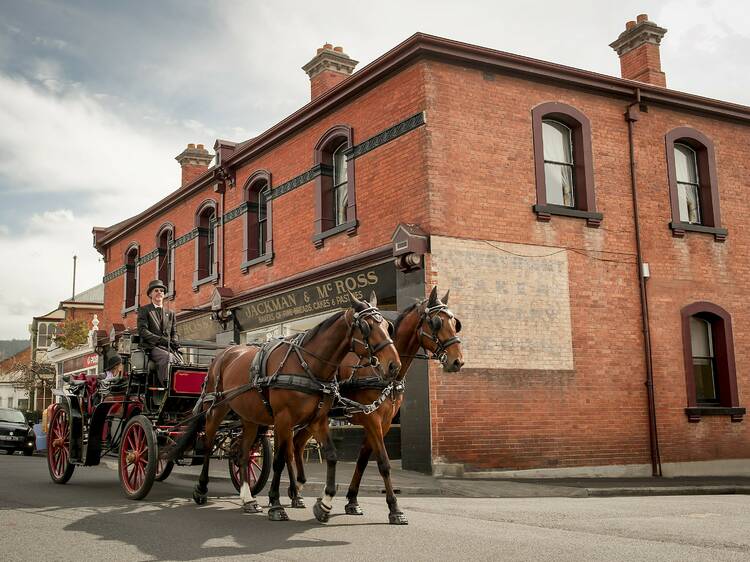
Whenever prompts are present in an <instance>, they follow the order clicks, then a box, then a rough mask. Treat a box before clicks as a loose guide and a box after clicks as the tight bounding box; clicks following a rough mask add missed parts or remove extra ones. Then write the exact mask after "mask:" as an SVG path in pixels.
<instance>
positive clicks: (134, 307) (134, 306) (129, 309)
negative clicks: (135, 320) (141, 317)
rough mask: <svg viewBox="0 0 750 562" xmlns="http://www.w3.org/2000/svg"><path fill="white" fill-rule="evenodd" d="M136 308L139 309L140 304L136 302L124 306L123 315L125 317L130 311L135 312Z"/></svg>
mask: <svg viewBox="0 0 750 562" xmlns="http://www.w3.org/2000/svg"><path fill="white" fill-rule="evenodd" d="M136 310H138V305H137V304H134V305H133V306H129V307H128V308H123V309H122V317H123V318H125V317H126V316H127V315H128V313H130V312H135V311H136Z"/></svg>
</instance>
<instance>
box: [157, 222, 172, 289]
mask: <svg viewBox="0 0 750 562" xmlns="http://www.w3.org/2000/svg"><path fill="white" fill-rule="evenodd" d="M167 231H171V232H172V242H174V240H175V234H174V225H173V224H172V223H171V222H166V223H164V224H163V225H161V226H160V227H159V230H158V231H157V234H156V248H157V256H156V266H155V270H154V279H159V280H160V281H162V282H164V279H162V278H161V277H160V270H161V264H162V261H163V260H164V256H165V253H166V254H167V255H168V258H167V259H168V260H169V281H168V282H167V283H166V285H167V294H166V295H164V296H165V297H166V298H169V299H173V298H174V294H175V293H174V274H175V264H174V256H175V251H174V247H170V246H169V244H167V247H166V248H164V247H163V246H162V245H161V239H162V237H163V236H164V233H165V232H167ZM168 240H169V239H168Z"/></svg>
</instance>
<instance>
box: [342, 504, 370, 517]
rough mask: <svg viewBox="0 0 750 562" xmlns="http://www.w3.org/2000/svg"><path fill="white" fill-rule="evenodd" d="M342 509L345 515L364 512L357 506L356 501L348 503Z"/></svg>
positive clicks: (362, 513)
mask: <svg viewBox="0 0 750 562" xmlns="http://www.w3.org/2000/svg"><path fill="white" fill-rule="evenodd" d="M344 511H345V512H346V514H347V515H364V514H365V512H364V511H362V508H361V507H359V504H358V503H348V504H346V506H345V507H344Z"/></svg>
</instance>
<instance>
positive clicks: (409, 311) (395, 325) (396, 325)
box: [393, 302, 422, 334]
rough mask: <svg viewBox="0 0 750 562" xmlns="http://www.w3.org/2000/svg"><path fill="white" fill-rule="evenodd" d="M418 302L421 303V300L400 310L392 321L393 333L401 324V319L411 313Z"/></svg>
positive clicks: (395, 332)
mask: <svg viewBox="0 0 750 562" xmlns="http://www.w3.org/2000/svg"><path fill="white" fill-rule="evenodd" d="M420 304H422V303H421V302H415V303H414V304H413V305H411V306H410V307H408V308H406V309H404V311H403V312H401V314H399V315H398V317H397V318H396V321H395V322H394V323H393V333H394V334H397V333H398V326H399V324H401V321H402V320H403V319H404V318H406V317H407V316H409V314H410V313H411V311H412V310H414V309H415V308H417V307H418V306H419V305H420Z"/></svg>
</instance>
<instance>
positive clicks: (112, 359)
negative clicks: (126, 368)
mask: <svg viewBox="0 0 750 562" xmlns="http://www.w3.org/2000/svg"><path fill="white" fill-rule="evenodd" d="M120 363H122V358H121V357H120V355H119V354H117V353H115V354H114V355H110V356H109V357H107V363H106V369H107V371H111V370H112V369H114V368H115V367H117V366H118V365H119V364H120Z"/></svg>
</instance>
